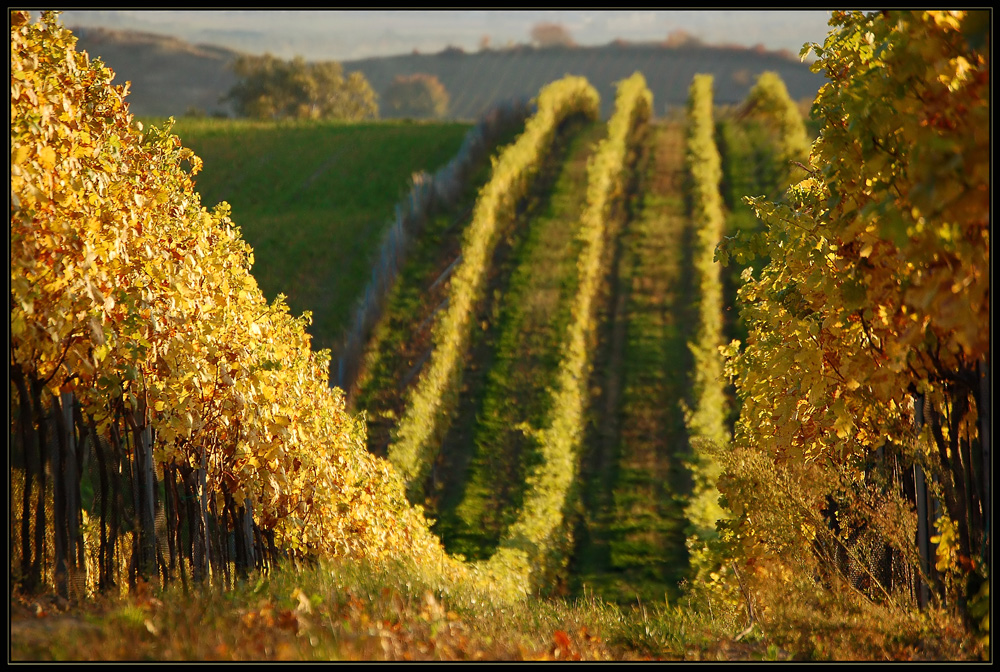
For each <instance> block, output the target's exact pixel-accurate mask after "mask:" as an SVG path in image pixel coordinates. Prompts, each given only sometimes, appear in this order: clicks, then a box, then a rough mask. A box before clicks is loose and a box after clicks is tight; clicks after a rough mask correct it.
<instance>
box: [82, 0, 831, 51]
mask: <svg viewBox="0 0 1000 672" xmlns="http://www.w3.org/2000/svg"><path fill="white" fill-rule="evenodd" d="M829 15H830V13H829V11H820V10H760V9H758V10H753V11H747V10H728V9H727V10H647V9H624V10H600V9H587V10H564V9H560V10H523V9H518V10H510V9H486V10H454V9H448V10H373V9H365V10H295V9H293V10H288V9H285V10H267V11H265V10H232V9H226V10H187V11H177V10H139V9H132V10H68V11H65V12H63V15H62V22H63V24H64V25H65V26H67V27H70V28H73V27H77V26H79V27H105V28H115V29H129V30H140V31H145V32H152V33H162V34H167V35H173V36H175V37H179V38H181V39H184V40H186V41H188V42H193V43H196V44H198V43H205V44H212V45H217V46H224V47H229V48H231V49H236V50H239V51H246V52H250V53H264V52H265V51H266V52H270V53H272V54H274V55H276V56H280V57H282V58H291V57H292V56H303V57H304V58H306V59H308V60H341V61H347V60H353V59H361V58H368V57H373V56H390V55H395V54H406V53H411V52H412V51H413V50H414V49H416V50H418V51H420V52H422V53H434V52H437V51H441V50H442V49H444V48H446V47H449V46H454V47H460V48H462V49H465V50H466V51H476V50H478V49H479V48H480V46H481V44H482V43H483V41H484V39H488V41H489V44H490V46H493V47H502V46H505V45H507V44H511V43H524V42H528V41H529V34H530V31H531V28H532V26H534V25H535V24H537V23H542V22H550V23H559V24H562V25H563V26H564V27H566V28H567V29H568V30H569V32H570V34H571V35H572V36H573V38H574V39H575V41H576V42H577V43H578V44H581V45H587V46H589V45H601V44H607V43H608V42H611V41H612V40H614V39H618V38H620V39H624V40H629V41H636V42H640V41H651V40H652V41H661V40H664V39H666V37H667V36H668V35H669V34H670V33H671V32H673V31H675V30H684V31H686V32H688V33H690V34H692V35H694V36H695V37H698V38H700V39H701V40H702V41H704V42H707V43H709V44H723V43H730V44H739V45H743V46H748V47H750V46H754V45H756V44H762V45H764V46H765V47H766V48H768V49H771V50H780V49H787V50H789V51H791V52H792V53H793V54H798V53H799V50H800V49H801V48H802V45H803V44H805V43H807V42H820V43H822V42H823V40H824V39H825V37H826V34H827V31H828V29H829V28H828V25H827V22H828V20H829Z"/></svg>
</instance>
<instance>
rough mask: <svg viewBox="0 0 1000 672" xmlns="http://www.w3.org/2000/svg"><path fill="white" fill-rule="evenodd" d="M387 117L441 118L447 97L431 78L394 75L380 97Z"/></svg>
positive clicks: (420, 75)
mask: <svg viewBox="0 0 1000 672" xmlns="http://www.w3.org/2000/svg"><path fill="white" fill-rule="evenodd" d="M382 100H383V106H384V109H385V111H386V114H388V115H391V116H394V117H412V118H415V119H423V118H434V117H443V116H444V115H445V114H447V112H448V103H449V102H450V96H449V95H448V91H447V90H446V89H445V88H444V84H442V83H441V81H440V80H439V79H438V78H437V77H435V76H434V75H428V74H426V73H417V74H414V75H397V76H396V78H395V79H394V80H393V81H392V84H390V85H389V88H388V89H386V90H385V93H384V94H383V95H382Z"/></svg>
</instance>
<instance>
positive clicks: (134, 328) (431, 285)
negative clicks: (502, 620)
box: [10, 13, 991, 634]
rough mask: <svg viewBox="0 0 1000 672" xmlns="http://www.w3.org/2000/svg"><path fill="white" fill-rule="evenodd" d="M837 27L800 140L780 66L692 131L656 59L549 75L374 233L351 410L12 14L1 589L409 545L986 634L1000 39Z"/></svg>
mask: <svg viewBox="0 0 1000 672" xmlns="http://www.w3.org/2000/svg"><path fill="white" fill-rule="evenodd" d="M970 17H971V18H970ZM835 23H836V25H837V26H839V29H838V30H837V31H835V32H834V33H832V34H831V36H830V38H829V39H828V41H827V43H826V44H825V45H823V46H822V47H819V46H818V45H817V46H816V49H817V54H818V56H819V59H820V60H819V61H818V64H817V66H816V68H817V69H820V70H824V71H825V72H826V74H827V77H828V79H830V83H829V84H827V85H826V86H825V87H824V88H823V89H822V90H821V91H820V96H819V98H818V100H817V104H816V107H815V109H816V110H817V114H818V116H819V117H820V118H821V120H822V123H823V127H822V131H821V134H820V136H819V137H818V139H816V140H815V142H813V144H812V146H811V148H810V140H809V138H808V137H807V134H806V127H805V125H804V124H803V120H802V117H801V115H800V114H799V111H798V107H797V106H796V105H795V104H794V103H793V102H792V100H791V99H790V97H789V95H788V92H787V90H786V89H785V86H784V84H783V83H782V81H781V79H780V78H779V77H778V76H777V75H776V74H774V73H763V74H761V75H760V76H759V77H758V79H757V83H756V85H755V86H754V87H753V89H752V90H751V92H750V95H749V96H748V98H747V100H746V101H745V102H744V103H743V104H742V105H741V106H739V107H737V108H735V109H725V108H720V107H718V106H717V105H716V104H715V102H716V101H713V85H714V83H713V78H712V76H710V75H705V74H699V75H697V76H695V77H694V78H693V80H692V81H691V83H690V88H689V89H688V91H687V99H688V109H687V116H686V118H685V119H683V120H673V121H668V120H660V119H655V118H654V117H653V110H654V104H653V100H652V95H651V93H650V91H649V89H648V88H647V83H646V81H645V79H644V78H643V76H642V75H641V74H639V73H636V74H634V75H632V76H631V77H629V78H627V79H624V80H622V81H620V82H619V83H618V85H617V86H618V88H617V94H616V96H615V99H614V112H613V114H612V115H611V117H610V118H609V119H608V121H607V122H606V123H605V122H602V121H601V120H600V118H599V114H598V112H599V109H600V106H601V101H600V100H599V97H598V94H597V92H596V91H595V90H594V88H593V87H592V86H591V85H590V84H589V83H588V82H587V81H586V80H584V79H582V78H579V77H566V78H564V79H562V80H558V81H554V82H552V83H550V84H548V85H547V86H545V87H544V88H543V89H542V90H541V91H540V92H539V94H538V97H537V98H536V100H535V101H534V110H533V113H532V115H531V116H530V117H528V118H526V119H525V120H524V122H523V124H522V125H519V126H518V129H517V130H518V134H517V136H516V137H506V138H504V139H505V140H510V142H509V143H507V144H506V145H504V146H503V147H502V149H500V150H499V151H498V152H497V154H496V155H495V156H494V157H493V159H492V162H491V167H490V168H486V167H485V166H483V167H481V168H478V169H476V168H475V167H474V164H475V162H474V161H472V160H471V159H470V160H469V161H468V162H463V163H462V165H463V166H466V168H465V169H464V170H467V171H468V172H469V174H467V175H462V176H461V178H462V179H461V180H459V181H458V182H456V184H457V185H458V186H456V187H455V188H454V189H450V190H449V191H450V193H449V195H448V198H447V199H438V200H442V202H443V201H444V200H446V201H448V203H447V205H448V207H447V208H441V209H440V210H437V211H434V210H432V209H431V208H429V206H428V207H426V208H425V207H424V206H423V205H421V206H420V207H415V209H414V213H416V212H417V211H418V210H419V213H417V214H414V215H413V216H414V218H418V219H420V225H419V231H420V235H415V234H414V235H411V234H409V233H408V234H407V236H406V237H407V239H408V243H407V245H408V252H407V254H406V255H402V254H399V253H398V252H399V250H400V249H402V248H399V249H397V247H396V246H397V242H393V241H394V240H395V239H392V238H391V236H390V238H387V239H386V241H387V242H386V243H385V244H384V246H383V254H382V259H381V261H379V262H378V263H379V264H381V266H379V265H376V268H375V270H374V271H373V273H374V274H375V275H373V276H372V277H373V281H372V284H371V287H372V289H371V290H370V291H371V292H377V293H378V294H379V296H380V298H379V300H378V301H377V302H373V304H372V305H373V306H374V307H373V308H370V309H368V308H364V309H359V311H358V316H357V317H356V319H355V327H356V328H355V332H356V333H355V335H354V340H353V341H352V345H351V347H350V348H345V352H344V357H345V358H348V359H351V361H346V360H345V361H344V362H342V363H341V364H340V368H341V369H343V370H345V371H346V370H350V371H351V374H350V376H349V377H350V378H351V379H354V378H355V373H354V372H356V373H357V375H356V384H355V385H354V387H353V389H352V395H351V400H350V407H348V404H347V402H346V401H345V398H344V395H343V393H342V391H341V390H340V389H339V388H336V387H331V385H330V380H329V373H328V372H329V365H330V356H329V353H328V352H327V351H319V352H316V351H314V350H312V347H311V343H310V338H309V336H308V334H307V332H306V331H305V327H306V324H307V323H308V320H309V316H308V315H303V316H302V317H300V318H295V317H292V316H291V315H290V314H289V312H288V309H287V307H286V306H285V304H284V302H283V301H282V299H281V298H280V297H279V299H278V300H276V301H273V302H270V303H269V302H268V301H266V300H265V298H264V297H263V295H262V293H261V291H260V289H259V287H258V285H257V283H256V281H255V280H254V278H253V276H252V275H251V273H250V268H251V265H252V263H253V253H252V251H251V250H250V249H249V247H248V246H247V245H246V244H245V243H244V242H243V240H242V238H241V237H240V233H239V229H237V228H236V227H235V225H234V224H233V221H232V220H231V219H230V211H229V208H228V206H226V205H225V204H223V205H220V206H218V207H217V208H215V209H214V210H212V211H209V210H207V209H206V208H204V207H203V206H202V205H201V200H200V197H199V196H198V194H197V193H196V192H195V191H194V188H193V182H192V176H193V175H194V174H195V173H196V172H197V171H198V169H199V168H200V165H199V164H200V161H199V160H198V159H197V158H195V157H194V156H193V154H192V152H191V151H190V150H188V149H185V148H183V147H182V145H181V142H180V139H179V138H177V137H175V136H174V135H172V134H171V133H170V129H169V128H167V129H165V130H160V129H155V128H150V129H142V128H141V127H140V125H138V124H136V123H135V121H134V119H133V118H132V117H131V116H130V115H129V114H128V109H127V105H126V104H125V102H124V92H123V91H122V90H121V89H118V88H115V87H112V86H110V84H109V82H110V73H109V71H108V70H107V69H106V68H103V67H102V66H101V65H100V64H99V63H92V62H89V60H88V59H87V57H86V56H85V55H82V54H78V53H76V52H75V50H74V49H73V38H72V36H71V35H69V33H68V32H67V31H64V30H63V29H61V28H60V27H59V26H58V25H57V24H56V23H55V21H54V20H53V19H52V17H50V16H46V18H45V19H44V20H43V21H42V22H40V23H38V24H35V25H31V24H29V23H28V22H27V18H26V16H25V15H23V14H19V13H14V14H12V27H11V31H12V86H11V100H12V110H13V120H12V126H11V145H12V152H11V157H12V162H11V166H12V167H11V175H12V185H11V186H12V192H11V193H12V204H11V243H12V254H11V266H12V269H11V280H12V283H11V334H12V339H11V387H10V389H11V426H10V437H11V450H10V460H11V493H12V497H11V503H12V506H11V517H10V520H11V530H12V556H11V564H12V576H11V579H12V583H13V584H14V585H17V586H18V587H19V588H22V589H25V590H37V589H40V588H41V587H42V586H44V585H55V586H56V587H57V589H58V590H59V591H60V592H62V593H63V594H70V593H74V594H78V595H83V594H86V593H87V592H89V591H93V590H110V589H112V588H115V587H120V586H124V585H135V584H136V583H137V581H138V579H139V578H144V579H145V580H147V581H148V580H156V579H157V578H159V580H161V581H163V582H168V581H174V580H180V581H182V582H185V584H186V583H187V581H188V580H191V581H205V580H208V581H211V582H222V583H231V582H232V581H233V580H234V579H235V577H237V576H240V575H245V574H246V573H247V572H249V571H250V570H252V569H266V568H267V567H268V566H269V565H270V564H271V563H273V562H275V561H277V560H279V559H282V558H289V557H294V558H317V557H319V558H322V557H334V556H348V557H351V558H370V559H377V560H384V559H387V558H394V557H407V558H411V559H414V558H415V559H418V560H419V562H420V564H421V565H422V566H423V567H425V568H427V567H429V568H433V571H437V572H439V573H440V574H442V575H447V576H448V577H450V578H455V577H474V578H475V579H476V580H477V581H480V583H481V585H488V586H491V588H492V589H493V590H495V591H496V594H497V595H505V596H513V595H525V594H539V593H542V594H547V593H553V592H555V593H562V594H567V593H576V594H580V593H582V592H585V591H589V592H590V593H595V592H596V593H598V594H600V595H601V596H602V597H604V598H605V599H608V600H613V601H617V602H622V603H624V602H629V601H632V600H633V599H635V598H638V599H640V600H643V601H647V602H648V601H650V600H659V599H660V598H664V599H666V600H667V601H669V600H673V599H675V598H677V597H679V596H680V595H681V592H680V591H681V589H680V586H681V585H682V584H684V583H685V581H687V582H689V583H688V585H689V591H691V592H689V595H690V594H694V593H697V592H698V591H709V590H712V591H716V592H715V595H716V596H717V600H718V596H720V595H721V596H723V600H722V603H724V604H725V605H728V606H727V607H726V608H728V609H730V611H739V610H744V611H745V614H746V627H747V630H746V631H745V633H744V634H746V633H747V632H750V630H751V629H752V628H753V627H754V625H755V624H757V623H759V622H761V621H762V620H763V619H767V618H772V619H774V618H777V616H775V614H776V613H778V614H780V613H783V612H781V609H782V608H783V605H787V604H788V603H789V602H790V601H791V600H793V599H794V596H795V595H811V596H815V595H821V596H822V597H817V598H815V600H814V601H812V602H810V603H809V604H810V605H812V604H819V605H825V606H824V608H826V607H830V608H833V607H831V606H830V605H834V606H837V605H840V606H837V608H841V607H842V608H843V609H844V610H846V611H847V612H849V613H855V612H857V610H858V609H870V610H878V609H883V608H885V609H889V608H890V607H892V605H904V606H905V607H907V608H914V607H921V608H927V607H928V606H929V605H934V604H937V605H939V606H949V607H950V606H954V607H957V609H958V611H959V612H961V613H962V614H963V615H964V616H965V617H966V619H967V622H968V623H970V624H972V625H973V626H974V627H981V624H982V622H983V621H982V614H983V613H984V612H983V609H984V605H985V608H986V609H987V610H988V606H989V581H988V579H989V574H988V567H989V559H990V552H991V551H990V539H991V537H990V515H991V508H990V501H991V499H990V497H991V495H990V489H989V480H990V479H989V475H990V473H991V472H990V464H991V463H990V443H989V433H990V419H989V320H988V314H989V274H988V272H987V269H988V268H989V189H988V184H989V183H988V174H989V153H988V151H987V149H986V148H987V147H988V127H989V124H988V119H989V105H988V83H989V76H988V75H989V68H988V61H987V60H986V57H985V56H984V55H983V51H982V44H981V43H982V41H983V40H985V41H986V42H987V43H988V28H986V29H984V28H983V27H982V25H981V22H979V23H977V19H976V17H975V15H967V14H963V13H957V14H949V13H902V14H899V15H892V16H891V17H890V20H886V17H885V16H884V15H882V14H873V15H868V16H866V15H862V14H837V15H836V17H835ZM984 30H985V33H984ZM984 34H985V37H984ZM876 44H877V45H878V46H877V47H876V46H875V45H876ZM927 68H931V69H932V70H933V75H934V76H933V77H931V78H928V77H926V76H925V75H926V72H925V70H926V69H927ZM875 72H877V73H878V74H879V75H880V76H879V77H875V76H871V75H872V73H875ZM897 79H898V80H899V82H903V83H904V84H898V83H890V81H893V82H894V81H895V80H897ZM605 102H607V101H605ZM901 114H905V119H904V121H903V122H901V123H897V122H898V121H899V119H900V115H901ZM911 117H912V119H911ZM497 134H498V135H501V136H502V135H503V134H502V133H501V132H498V133H497ZM512 135H513V134H512V133H511V136H512ZM477 151H478V152H479V153H480V154H482V153H483V152H484V151H485V150H484V149H483V147H479V148H478V150H477ZM463 156H464V155H463ZM480 158H482V157H480ZM458 161H459V159H458V158H456V162H455V163H453V164H451V165H452V166H457V165H459V163H458ZM463 161H464V159H463ZM150 167H152V168H150ZM448 170H452V169H451V168H449V169H448ZM454 170H455V171H458V170H459V169H458V168H455V169H454ZM441 175H444V173H442V174H441ZM449 175H450V173H449ZM439 177H440V176H439ZM451 177H454V176H451ZM449 181H451V178H450V177H449ZM442 184H443V178H442ZM418 192H419V193H418ZM422 193H423V192H420V190H419V189H417V188H416V187H415V190H414V192H413V196H412V198H413V200H414V201H416V200H421V199H423V196H422V195H421V194H422ZM439 196H440V194H439ZM431 200H433V199H431ZM421 203H423V200H421ZM393 235H395V234H393ZM399 235H402V234H399ZM390 262H391V263H390ZM390 267H391V268H390ZM387 269H389V270H387ZM383 272H384V273H385V278H386V279H379V278H381V276H380V275H379V274H381V273H383ZM369 334H370V336H369ZM730 339H735V340H732V341H731V342H730V344H729V345H726V342H727V341H730ZM362 350H363V352H362ZM730 383H732V385H730ZM720 494H721V497H720ZM427 571H431V570H427ZM691 584H694V585H693V587H692V586H691ZM795 591H797V592H795ZM810 599H812V598H810ZM722 603H720V602H719V601H717V602H716V604H722ZM708 604H709V605H711V604H712V603H711V602H708ZM843 605H848V606H843ZM893 608H894V607H893ZM817 609H819V607H817ZM852 609H853V610H854V612H851V610H852ZM820 611H821V610H820ZM866 613H867V612H866ZM872 613H875V612H872ZM713 618H714V615H713ZM976 619H978V620H976ZM741 627H742V626H741ZM986 627H987V629H988V625H987V626H986Z"/></svg>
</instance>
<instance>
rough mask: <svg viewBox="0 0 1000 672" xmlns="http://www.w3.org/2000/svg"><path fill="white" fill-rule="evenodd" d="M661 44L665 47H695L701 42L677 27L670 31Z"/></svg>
mask: <svg viewBox="0 0 1000 672" xmlns="http://www.w3.org/2000/svg"><path fill="white" fill-rule="evenodd" d="M663 44H664V45H665V46H667V47H697V46H700V45H701V44H702V41H701V40H700V39H698V38H697V37H695V36H694V35H692V34H691V33H689V32H687V31H686V30H683V29H681V28H678V29H677V30H672V31H670V34H669V35H667V40H666V41H665V42H664V43H663Z"/></svg>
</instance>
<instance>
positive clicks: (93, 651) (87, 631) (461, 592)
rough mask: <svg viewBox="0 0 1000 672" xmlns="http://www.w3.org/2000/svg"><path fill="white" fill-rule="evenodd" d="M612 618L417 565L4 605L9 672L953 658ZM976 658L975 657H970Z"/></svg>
mask: <svg viewBox="0 0 1000 672" xmlns="http://www.w3.org/2000/svg"><path fill="white" fill-rule="evenodd" d="M679 602H680V603H679V604H672V605H667V604H666V603H658V604H640V605H638V606H634V607H627V608H626V607H619V606H615V605H612V604H609V603H605V602H603V601H602V600H600V599H599V598H595V597H594V596H593V594H592V593H591V594H588V595H586V596H584V597H583V598H580V599H577V600H575V601H566V600H541V599H532V598H528V599H523V600H520V601H516V602H500V601H496V599H495V596H491V595H489V594H485V593H483V592H481V591H477V590H475V589H473V588H469V587H466V586H463V585H451V586H449V587H443V586H442V583H441V582H440V581H438V580H436V579H435V578H434V577H433V576H432V575H430V574H428V572H427V569H426V568H418V567H413V566H406V565H394V566H379V567H374V566H370V565H359V564H356V563H354V562H351V561H340V562H332V563H326V564H322V565H319V566H315V567H310V568H298V569H296V568H293V567H284V568H279V569H277V570H275V571H272V572H271V573H270V574H269V575H268V576H266V577H259V576H258V577H251V578H250V580H248V581H246V582H243V583H239V584H238V585H237V586H235V587H234V588H232V589H230V590H219V589H203V590H200V591H199V590H193V589H192V590H191V591H189V592H185V591H184V590H183V589H182V588H181V586H179V585H173V586H170V587H168V588H167V589H165V590H161V589H154V588H152V587H150V586H140V588H139V589H138V590H136V591H134V592H133V593H132V594H131V595H130V596H128V597H124V598H95V599H94V600H91V601H89V602H88V603H87V604H85V605H77V606H71V605H69V604H68V603H66V602H65V601H63V600H61V599H60V598H52V597H50V596H34V597H31V598H26V597H25V598H22V597H19V596H17V595H15V596H13V597H12V599H11V612H10V613H11V625H10V649H9V658H8V660H9V661H11V662H28V661H125V660H137V661H176V660H207V661H237V660H245V661H275V660H292V661H337V660H363V661H364V660H367V661H389V660H393V661H397V660H399V661H407V660H413V661H420V660H471V661H490V660H547V661H554V660H595V661H613V660H626V661H641V660H716V661H762V660H963V659H969V658H970V656H974V655H975V654H974V653H973V651H974V647H971V648H970V647H969V643H968V642H964V641H963V640H962V638H961V636H960V634H959V633H960V631H961V629H960V628H958V627H957V624H955V623H952V622H951V621H949V620H948V619H946V617H944V616H943V615H942V614H940V613H936V612H934V613H928V614H925V615H924V616H921V617H918V616H915V615H912V614H909V615H907V614H903V613H901V612H899V613H897V612H893V611H892V610H886V611H884V613H883V614H882V619H881V620H874V619H864V618H860V619H859V618H858V615H857V614H853V615H852V614H850V613H847V612H843V613H842V612H840V611H837V610H834V611H830V612H829V613H825V614H823V615H822V618H819V617H818V616H819V615H818V614H817V613H814V612H812V611H811V610H810V605H809V604H808V601H807V600H805V601H803V602H802V603H801V604H799V605H796V609H795V610H789V613H791V612H792V611H797V612H798V613H799V615H800V616H801V617H802V618H803V619H804V620H802V621H801V622H799V623H797V624H796V623H794V622H784V623H781V624H780V629H778V627H775V628H774V629H773V630H770V631H769V632H768V633H767V634H766V635H764V634H763V633H761V632H760V631H759V630H755V631H754V632H752V633H751V634H750V635H749V636H746V637H744V638H743V639H742V640H741V641H738V639H737V636H736V633H737V632H738V631H739V630H740V629H741V627H742V623H743V615H742V614H741V613H740V610H739V608H738V607H736V608H734V606H733V605H730V606H729V607H727V606H726V605H725V604H724V603H720V602H719V601H718V598H715V599H714V600H713V599H712V598H711V597H708V596H706V595H696V594H695V593H690V594H689V595H687V596H686V597H684V598H682V599H681V600H680V601H679ZM973 659H974V658H973Z"/></svg>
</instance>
